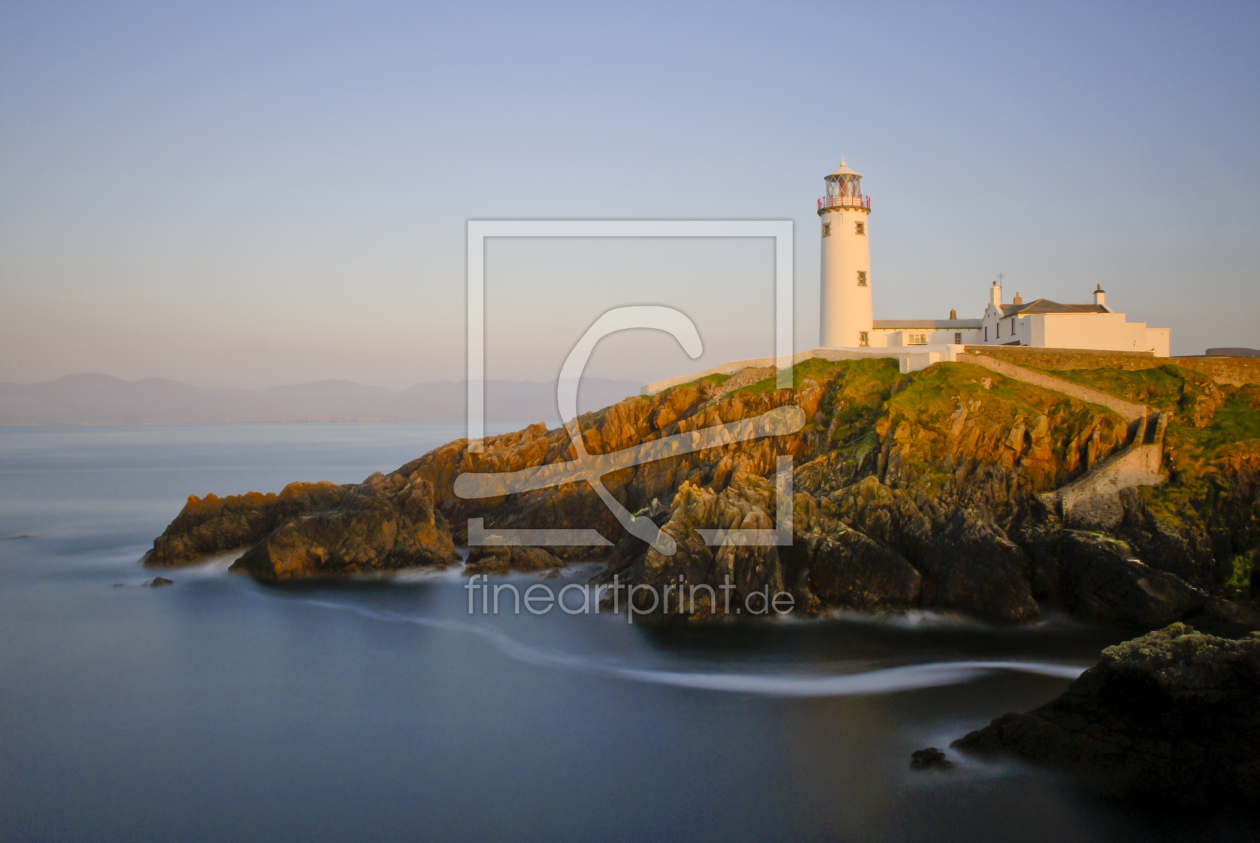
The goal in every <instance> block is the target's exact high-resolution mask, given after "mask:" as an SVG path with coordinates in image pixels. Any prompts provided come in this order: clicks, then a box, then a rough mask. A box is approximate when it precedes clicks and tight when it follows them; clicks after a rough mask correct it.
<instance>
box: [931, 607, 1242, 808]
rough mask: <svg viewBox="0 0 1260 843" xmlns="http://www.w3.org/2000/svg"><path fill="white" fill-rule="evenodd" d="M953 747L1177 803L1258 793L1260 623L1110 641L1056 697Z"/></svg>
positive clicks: (1180, 628) (1178, 628)
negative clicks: (1224, 632) (1234, 634)
mask: <svg viewBox="0 0 1260 843" xmlns="http://www.w3.org/2000/svg"><path fill="white" fill-rule="evenodd" d="M951 746H953V747H955V748H957V749H959V750H962V751H963V752H966V753H968V754H971V755H975V756H980V757H992V756H997V755H1010V756H1015V757H1019V758H1023V759H1026V760H1030V761H1035V762H1040V763H1044V764H1048V765H1051V766H1054V767H1058V768H1062V769H1065V770H1068V771H1070V772H1073V773H1076V774H1078V775H1081V776H1084V777H1087V778H1088V779H1091V780H1093V781H1096V782H1099V783H1101V784H1102V785H1103V786H1104V787H1105V788H1106V789H1107V790H1108V791H1109V792H1111V793H1114V794H1117V795H1123V796H1133V797H1154V798H1158V799H1162V800H1174V801H1176V802H1179V803H1191V804H1208V803H1218V802H1227V801H1229V802H1233V801H1238V802H1245V803H1250V804H1252V805H1254V804H1255V800H1256V799H1260V633H1252V634H1251V635H1250V636H1249V637H1247V638H1244V639H1241V640H1233V639H1227V638H1218V637H1215V636H1211V635H1204V634H1201V633H1199V632H1196V631H1195V630H1194V629H1193V628H1192V627H1189V626H1186V625H1184V624H1180V623H1177V624H1173V625H1171V626H1169V627H1167V628H1166V629H1162V630H1159V631H1157V632H1151V633H1148V634H1147V635H1144V636H1142V637H1140V638H1136V639H1134V640H1132V641H1127V642H1125V643H1123V644H1117V645H1116V646H1114V647H1108V648H1107V649H1106V650H1104V651H1103V654H1102V659H1101V661H1099V663H1098V664H1097V665H1096V666H1095V667H1092V668H1090V669H1089V670H1087V671H1085V673H1084V674H1082V675H1081V677H1080V678H1079V679H1077V680H1076V681H1075V682H1073V683H1072V685H1071V687H1070V688H1068V690H1067V692H1066V693H1064V694H1063V695H1062V696H1061V697H1059V698H1058V699H1056V700H1054V701H1053V702H1051V703H1049V704H1047V705H1044V706H1042V707H1041V708H1038V709H1036V710H1035V711H1031V712H1028V713H1026V714H1018V713H1016V714H1006V715H1004V716H1002V717H1000V718H998V719H997V720H994V721H993V723H991V724H990V725H989V726H986V727H985V728H983V729H980V730H978V731H975V732H972V733H970V734H968V735H967V736H966V737H964V738H961V739H959V740H957V741H955V742H954V743H953V744H951Z"/></svg>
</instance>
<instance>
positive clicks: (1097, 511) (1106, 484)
mask: <svg viewBox="0 0 1260 843" xmlns="http://www.w3.org/2000/svg"><path fill="white" fill-rule="evenodd" d="M1163 455H1164V444H1163V442H1157V443H1155V444H1152V445H1134V446H1133V447H1131V448H1128V449H1126V450H1124V451H1123V452H1121V453H1119V454H1117V455H1116V456H1114V457H1112V458H1111V459H1110V460H1108V461H1106V462H1104V463H1103V464H1102V465H1100V466H1098V467H1097V468H1095V469H1093V470H1091V471H1090V472H1089V473H1088V474H1086V475H1085V476H1084V477H1081V478H1079V479H1077V480H1074V481H1072V482H1071V483H1069V484H1067V485H1066V486H1063V487H1061V488H1059V489H1056V490H1055V491H1053V492H1049V493H1047V494H1045V495H1043V496H1041V497H1042V500H1044V501H1045V502H1046V503H1047V504H1049V505H1051V506H1052V507H1054V508H1056V509H1057V510H1058V512H1059V513H1060V514H1061V515H1062V516H1063V521H1064V523H1065V524H1067V525H1068V526H1070V527H1082V528H1085V529H1090V530H1111V529H1114V528H1116V527H1118V526H1119V525H1120V522H1121V521H1122V520H1124V507H1123V505H1121V503H1120V491H1121V490H1122V489H1133V488H1136V487H1138V486H1158V485H1159V484H1160V483H1163V482H1164V480H1166V479H1167V478H1165V477H1164V476H1163V475H1162V474H1160V471H1159V469H1160V463H1161V462H1162V461H1163Z"/></svg>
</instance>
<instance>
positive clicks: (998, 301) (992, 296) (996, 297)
mask: <svg viewBox="0 0 1260 843" xmlns="http://www.w3.org/2000/svg"><path fill="white" fill-rule="evenodd" d="M989 303H990V304H992V305H993V306H994V307H1001V306H1002V285H1001V284H999V283H998V282H996V281H994V282H993V289H992V290H990V291H989Z"/></svg>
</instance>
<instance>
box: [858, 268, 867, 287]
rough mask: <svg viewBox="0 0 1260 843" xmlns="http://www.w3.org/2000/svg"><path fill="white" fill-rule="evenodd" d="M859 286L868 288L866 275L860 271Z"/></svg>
mask: <svg viewBox="0 0 1260 843" xmlns="http://www.w3.org/2000/svg"><path fill="white" fill-rule="evenodd" d="M858 286H859V287H865V286H866V273H865V272H863V271H862V270H860V269H859V270H858Z"/></svg>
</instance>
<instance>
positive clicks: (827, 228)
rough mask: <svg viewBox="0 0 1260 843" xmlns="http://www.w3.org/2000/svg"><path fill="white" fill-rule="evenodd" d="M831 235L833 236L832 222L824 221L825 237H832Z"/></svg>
mask: <svg viewBox="0 0 1260 843" xmlns="http://www.w3.org/2000/svg"><path fill="white" fill-rule="evenodd" d="M830 236H831V223H829V222H825V223H823V237H830Z"/></svg>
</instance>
